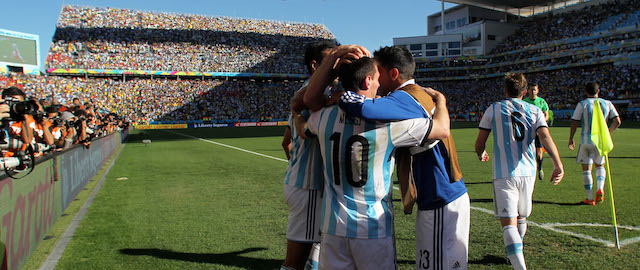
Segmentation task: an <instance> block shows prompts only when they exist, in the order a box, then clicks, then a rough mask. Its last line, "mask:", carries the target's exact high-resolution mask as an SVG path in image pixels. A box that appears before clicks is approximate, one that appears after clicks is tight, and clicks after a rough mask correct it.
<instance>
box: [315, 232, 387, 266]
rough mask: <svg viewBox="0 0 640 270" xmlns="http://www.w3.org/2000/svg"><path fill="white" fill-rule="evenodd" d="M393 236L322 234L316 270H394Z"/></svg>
mask: <svg viewBox="0 0 640 270" xmlns="http://www.w3.org/2000/svg"><path fill="white" fill-rule="evenodd" d="M395 251H396V249H395V239H394V238H393V236H389V237H385V238H379V239H362V238H347V237H342V236H335V235H331V234H324V235H323V236H322V243H321V244H320V262H319V264H318V269H320V270H324V269H345V270H346V269H354V270H355V269H392V270H393V269H396V268H397V267H396V266H397V265H396V252H395Z"/></svg>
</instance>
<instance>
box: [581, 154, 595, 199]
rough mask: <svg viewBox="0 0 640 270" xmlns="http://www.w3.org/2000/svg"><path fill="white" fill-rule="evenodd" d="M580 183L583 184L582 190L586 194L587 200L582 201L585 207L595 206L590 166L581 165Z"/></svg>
mask: <svg viewBox="0 0 640 270" xmlns="http://www.w3.org/2000/svg"><path fill="white" fill-rule="evenodd" d="M582 182H583V183H584V190H585V192H586V193H587V198H586V199H585V200H584V201H582V203H584V204H586V205H596V201H595V200H594V199H593V177H592V176H591V164H582Z"/></svg>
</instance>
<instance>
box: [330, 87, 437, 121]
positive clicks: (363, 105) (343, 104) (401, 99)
mask: <svg viewBox="0 0 640 270" xmlns="http://www.w3.org/2000/svg"><path fill="white" fill-rule="evenodd" d="M339 106H340V108H341V109H343V110H344V111H345V112H347V113H348V114H351V115H354V116H357V117H362V118H365V119H370V120H379V121H394V120H406V119H412V118H422V117H427V116H428V115H427V114H426V113H425V110H424V109H423V108H422V106H421V105H420V104H418V103H417V102H415V100H414V99H413V98H412V97H411V96H410V95H409V94H407V93H406V92H404V91H394V92H392V93H391V94H389V95H388V96H386V97H382V98H376V99H367V98H366V97H365V96H363V95H358V94H356V93H354V92H351V91H349V92H346V93H344V94H342V97H341V98H340V103H339Z"/></svg>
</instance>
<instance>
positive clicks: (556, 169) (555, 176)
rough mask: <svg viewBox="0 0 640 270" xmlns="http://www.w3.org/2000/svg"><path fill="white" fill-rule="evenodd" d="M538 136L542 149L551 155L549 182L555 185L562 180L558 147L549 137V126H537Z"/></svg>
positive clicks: (561, 166) (562, 173) (562, 171)
mask: <svg viewBox="0 0 640 270" xmlns="http://www.w3.org/2000/svg"><path fill="white" fill-rule="evenodd" d="M536 133H537V134H538V137H539V138H540V142H541V143H542V146H544V149H545V150H546V151H547V154H549V156H550V157H551V161H553V173H551V180H550V181H551V182H552V183H553V185H554V186H555V185H557V184H559V183H560V181H562V178H563V177H564V167H563V165H562V160H561V159H560V155H559V154H558V148H556V144H555V143H554V142H553V138H551V134H549V128H547V127H545V126H542V127H539V128H538V130H537V131H536Z"/></svg>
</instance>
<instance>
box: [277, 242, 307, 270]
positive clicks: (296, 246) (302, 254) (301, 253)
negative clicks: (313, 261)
mask: <svg viewBox="0 0 640 270" xmlns="http://www.w3.org/2000/svg"><path fill="white" fill-rule="evenodd" d="M312 246H313V243H300V242H294V241H290V240H287V256H286V257H285V259H284V263H283V264H282V266H283V268H282V269H296V270H302V269H304V265H305V264H306V263H307V259H308V258H309V254H310V253H311V247H312Z"/></svg>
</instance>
